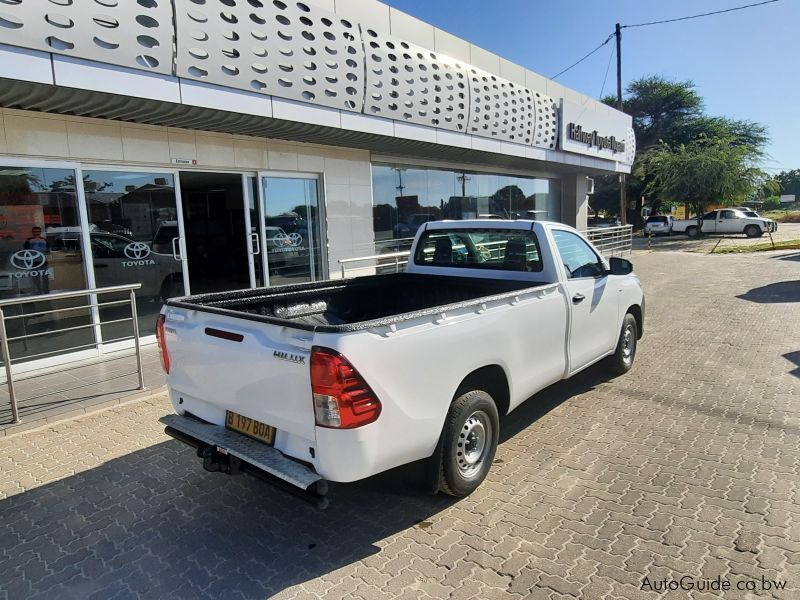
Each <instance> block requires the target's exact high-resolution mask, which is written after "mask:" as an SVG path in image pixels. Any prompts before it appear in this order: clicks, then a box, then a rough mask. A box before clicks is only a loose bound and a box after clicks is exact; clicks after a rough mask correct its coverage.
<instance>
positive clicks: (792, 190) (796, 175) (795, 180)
mask: <svg viewBox="0 0 800 600" xmlns="http://www.w3.org/2000/svg"><path fill="white" fill-rule="evenodd" d="M775 180H776V181H777V183H778V185H779V189H778V190H776V192H777V193H780V194H794V195H795V196H798V197H800V169H792V170H791V171H781V172H780V173H778V174H777V175H776V176H775Z"/></svg>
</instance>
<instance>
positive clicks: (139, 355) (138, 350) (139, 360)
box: [131, 290, 145, 390]
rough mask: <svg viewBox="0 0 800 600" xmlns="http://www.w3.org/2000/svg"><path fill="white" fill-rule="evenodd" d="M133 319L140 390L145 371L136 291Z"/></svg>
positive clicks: (133, 294)
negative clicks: (143, 368) (140, 341)
mask: <svg viewBox="0 0 800 600" xmlns="http://www.w3.org/2000/svg"><path fill="white" fill-rule="evenodd" d="M131 317H132V318H133V321H132V322H133V344H134V346H136V369H137V371H138V372H139V389H140V390H143V389H145V387H144V371H143V370H142V349H141V346H140V344H139V314H138V312H137V311H136V291H135V290H131Z"/></svg>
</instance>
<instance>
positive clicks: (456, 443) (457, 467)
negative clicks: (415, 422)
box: [438, 390, 500, 497]
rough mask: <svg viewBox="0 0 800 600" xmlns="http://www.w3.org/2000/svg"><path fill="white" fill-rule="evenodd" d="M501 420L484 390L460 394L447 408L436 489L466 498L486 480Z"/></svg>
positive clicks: (440, 442)
mask: <svg viewBox="0 0 800 600" xmlns="http://www.w3.org/2000/svg"><path fill="white" fill-rule="evenodd" d="M499 432H500V419H499V416H498V414H497V406H496V405H495V403H494V400H493V399H492V397H491V396H490V395H489V394H487V393H486V392H484V391H483V390H472V391H469V392H466V393H464V394H461V395H460V396H459V397H458V398H456V399H455V400H454V401H453V403H452V404H451V405H450V410H449V411H448V413H447V420H446V421H445V425H444V430H443V431H442V438H441V440H440V441H439V444H440V452H438V454H439V455H440V462H439V490H441V491H442V492H445V493H446V494H450V495H451V496H457V497H462V496H467V495H469V494H471V493H472V492H474V491H475V490H476V489H477V488H478V486H479V485H480V484H481V483H482V482H483V480H484V479H486V475H487V474H488V473H489V469H490V468H491V467H492V461H494V455H495V452H496V451H497V441H498V435H499Z"/></svg>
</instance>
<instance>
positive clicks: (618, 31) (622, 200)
mask: <svg viewBox="0 0 800 600" xmlns="http://www.w3.org/2000/svg"><path fill="white" fill-rule="evenodd" d="M614 37H615V38H616V41H617V110H620V111H621V110H622V27H621V26H620V24H619V23H617V26H616V28H615V29H614ZM619 218H620V220H621V221H622V224H623V225H625V224H626V223H627V222H628V202H627V198H626V197H625V174H624V173H623V174H621V175H620V176H619Z"/></svg>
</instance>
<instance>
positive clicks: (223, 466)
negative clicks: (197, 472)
mask: <svg viewBox="0 0 800 600" xmlns="http://www.w3.org/2000/svg"><path fill="white" fill-rule="evenodd" d="M197 456H199V457H200V458H202V459H203V468H204V469H205V470H206V471H208V472H209V473H226V474H228V475H238V474H239V473H241V472H242V461H241V460H240V459H238V458H236V457H235V456H230V455H229V454H223V453H222V452H220V451H218V450H217V449H216V448H214V447H213V446H207V445H206V446H201V447H200V448H198V449H197Z"/></svg>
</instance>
